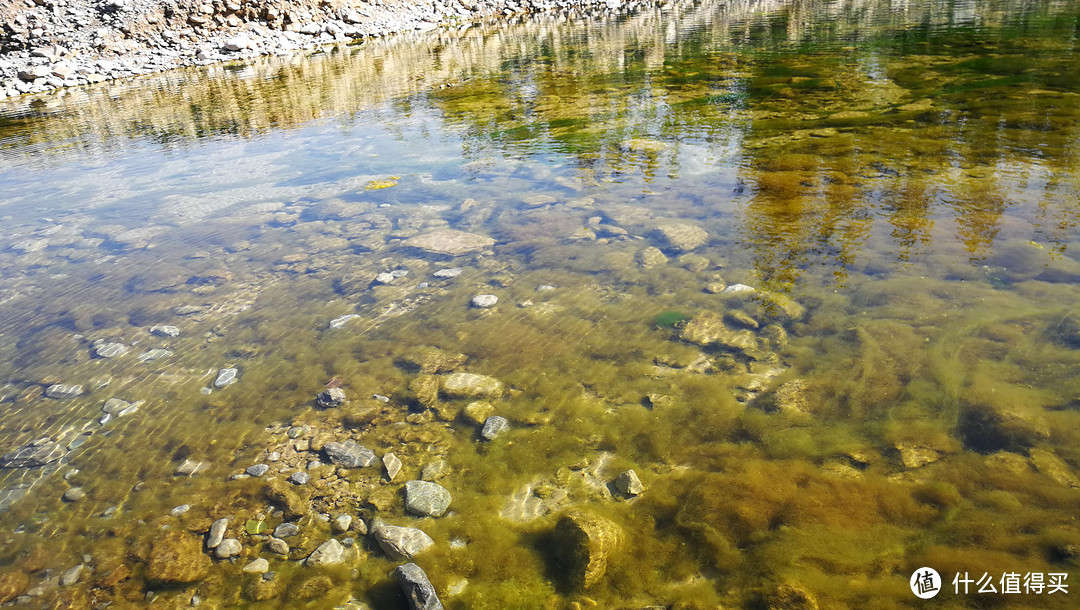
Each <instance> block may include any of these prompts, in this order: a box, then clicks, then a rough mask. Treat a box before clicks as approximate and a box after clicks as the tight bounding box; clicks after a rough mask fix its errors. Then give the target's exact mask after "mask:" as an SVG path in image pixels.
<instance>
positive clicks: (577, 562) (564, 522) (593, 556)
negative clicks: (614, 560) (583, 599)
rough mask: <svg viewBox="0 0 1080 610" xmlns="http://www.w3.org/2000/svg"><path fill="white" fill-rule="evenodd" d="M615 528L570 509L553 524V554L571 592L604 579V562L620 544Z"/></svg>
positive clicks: (603, 521) (601, 518) (598, 518)
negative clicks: (565, 576)
mask: <svg viewBox="0 0 1080 610" xmlns="http://www.w3.org/2000/svg"><path fill="white" fill-rule="evenodd" d="M621 538H622V534H621V532H620V530H619V526H617V525H615V524H614V523H612V522H611V521H609V520H607V519H605V518H603V517H600V516H597V515H594V514H592V513H588V512H585V511H583V510H580V509H572V510H569V511H567V512H566V514H565V515H563V517H562V518H561V519H559V522H558V523H557V524H555V533H554V542H553V543H554V552H555V554H556V557H558V559H559V562H560V563H561V564H562V567H563V568H564V569H565V570H566V574H567V578H568V581H569V582H568V584H570V586H571V587H572V588H574V589H582V588H585V589H587V588H589V587H591V586H593V585H595V584H596V583H598V582H600V580H601V579H602V578H603V577H604V574H605V573H606V572H607V567H608V560H609V558H610V557H611V554H612V553H614V552H615V551H616V549H617V548H618V547H619V545H620V542H621Z"/></svg>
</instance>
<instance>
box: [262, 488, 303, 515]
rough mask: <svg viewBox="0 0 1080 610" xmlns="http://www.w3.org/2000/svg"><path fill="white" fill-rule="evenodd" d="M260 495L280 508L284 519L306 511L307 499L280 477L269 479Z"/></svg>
mask: <svg viewBox="0 0 1080 610" xmlns="http://www.w3.org/2000/svg"><path fill="white" fill-rule="evenodd" d="M262 495H263V496H265V497H266V499H267V500H268V501H269V502H270V503H271V504H273V505H274V506H276V507H278V508H280V509H281V510H282V512H283V513H284V516H285V518H286V519H295V518H297V517H301V516H303V515H304V514H306V513H307V510H308V504H307V500H306V499H305V498H304V497H303V496H301V494H300V493H299V492H298V491H297V490H296V488H295V487H294V486H292V485H289V484H288V483H286V482H285V481H283V480H281V479H271V480H269V481H267V483H266V485H263V487H262Z"/></svg>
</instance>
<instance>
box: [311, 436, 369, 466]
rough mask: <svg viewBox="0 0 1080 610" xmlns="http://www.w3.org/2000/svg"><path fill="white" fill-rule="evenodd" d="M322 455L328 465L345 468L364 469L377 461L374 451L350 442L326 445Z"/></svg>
mask: <svg viewBox="0 0 1080 610" xmlns="http://www.w3.org/2000/svg"><path fill="white" fill-rule="evenodd" d="M323 453H325V454H326V458H327V459H328V460H330V463H332V464H334V465H335V466H344V467H345V468H365V467H367V466H371V465H372V464H374V463H375V461H376V460H378V457H377V456H376V455H375V452H374V451H372V450H371V449H368V448H367V447H364V446H363V445H358V444H356V443H354V442H352V441H345V442H342V443H339V442H329V443H326V444H325V445H323Z"/></svg>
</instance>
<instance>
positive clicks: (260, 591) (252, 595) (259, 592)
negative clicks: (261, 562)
mask: <svg viewBox="0 0 1080 610" xmlns="http://www.w3.org/2000/svg"><path fill="white" fill-rule="evenodd" d="M288 584H289V583H288V581H287V580H286V579H285V578H282V577H281V576H277V575H275V576H273V577H271V578H263V575H262V574H251V575H249V576H247V577H245V579H244V597H246V598H248V599H250V600H251V601H254V602H261V601H266V600H268V599H273V598H275V597H277V596H279V595H281V594H282V593H284V592H285V587H286V585H288Z"/></svg>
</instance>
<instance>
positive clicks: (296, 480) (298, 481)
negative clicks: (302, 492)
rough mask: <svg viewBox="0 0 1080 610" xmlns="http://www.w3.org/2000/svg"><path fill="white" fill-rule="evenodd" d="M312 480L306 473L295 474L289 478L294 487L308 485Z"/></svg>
mask: <svg viewBox="0 0 1080 610" xmlns="http://www.w3.org/2000/svg"><path fill="white" fill-rule="evenodd" d="M310 480H311V475H310V474H308V473H306V472H294V473H292V475H290V476H289V482H290V483H293V484H294V485H307V482H308V481H310Z"/></svg>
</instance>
